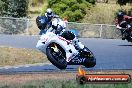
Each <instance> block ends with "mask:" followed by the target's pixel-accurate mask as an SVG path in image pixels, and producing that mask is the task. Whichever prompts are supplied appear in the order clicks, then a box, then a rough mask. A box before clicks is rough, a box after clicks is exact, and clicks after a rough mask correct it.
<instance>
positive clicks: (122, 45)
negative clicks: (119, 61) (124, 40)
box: [118, 44, 132, 46]
mask: <svg viewBox="0 0 132 88" xmlns="http://www.w3.org/2000/svg"><path fill="white" fill-rule="evenodd" d="M118 46H132V44H131V45H118Z"/></svg>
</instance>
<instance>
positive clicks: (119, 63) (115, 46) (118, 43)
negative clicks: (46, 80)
mask: <svg viewBox="0 0 132 88" xmlns="http://www.w3.org/2000/svg"><path fill="white" fill-rule="evenodd" d="M38 39H39V37H38V36H18V35H13V36H9V35H0V45H2V46H11V47H17V48H29V49H36V48H35V45H36V43H37V40H38ZM80 41H81V42H82V43H83V44H84V45H85V46H87V47H88V48H89V49H90V50H91V51H92V52H93V53H94V55H95V57H96V59H97V65H96V66H95V67H94V68H85V69H86V70H106V69H111V70H113V69H132V43H128V42H127V41H124V40H120V39H95V38H80ZM77 67H78V66H73V65H72V66H68V67H67V71H74V70H75V71H76V69H77ZM34 71H40V72H41V71H59V69H57V68H56V67H55V66H53V65H51V64H46V65H45V64H40V65H35V66H32V65H30V66H28V65H26V66H20V67H1V68H0V72H1V73H3V72H34Z"/></svg>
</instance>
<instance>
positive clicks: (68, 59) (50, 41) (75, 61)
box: [36, 29, 96, 69]
mask: <svg viewBox="0 0 132 88" xmlns="http://www.w3.org/2000/svg"><path fill="white" fill-rule="evenodd" d="M51 30H52V29H51ZM69 33H71V32H68V35H69ZM66 35H67V32H63V33H62V34H61V36H60V35H57V34H55V33H54V32H53V30H52V31H47V32H46V33H45V34H43V35H41V37H40V39H39V40H38V43H37V45H36V48H37V49H39V50H40V51H41V52H42V53H44V54H46V55H47V58H48V60H49V61H50V62H51V63H52V64H53V65H55V66H56V67H57V68H59V69H66V67H67V65H84V66H85V67H87V68H90V67H94V66H95V65H96V59H95V57H94V54H93V53H92V52H91V51H90V50H89V49H88V48H87V47H86V46H84V45H82V46H81V47H83V49H81V50H77V49H76V48H75V46H74V45H73V42H72V39H73V38H75V36H73V33H71V34H70V35H72V37H71V36H66ZM80 43H81V42H80Z"/></svg>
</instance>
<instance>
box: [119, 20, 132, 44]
mask: <svg viewBox="0 0 132 88" xmlns="http://www.w3.org/2000/svg"><path fill="white" fill-rule="evenodd" d="M121 26H122V27H123V28H121V29H120V30H121V33H122V40H125V39H126V40H127V41H128V42H132V26H131V25H129V24H127V23H126V22H125V21H124V23H123V24H122V25H121Z"/></svg>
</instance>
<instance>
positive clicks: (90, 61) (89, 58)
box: [81, 47, 96, 68]
mask: <svg viewBox="0 0 132 88" xmlns="http://www.w3.org/2000/svg"><path fill="white" fill-rule="evenodd" d="M81 56H82V57H83V58H85V61H84V66H85V67H87V68H91V67H94V66H95V65H96V58H95V57H94V55H93V53H92V52H91V51H90V50H89V49H88V48H87V47H84V49H83V50H82V52H81Z"/></svg>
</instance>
